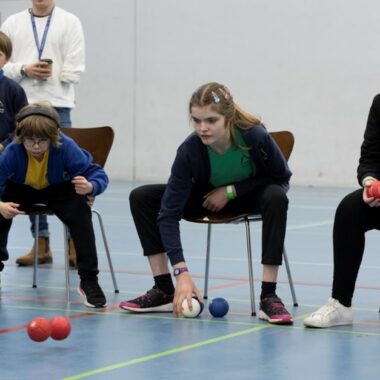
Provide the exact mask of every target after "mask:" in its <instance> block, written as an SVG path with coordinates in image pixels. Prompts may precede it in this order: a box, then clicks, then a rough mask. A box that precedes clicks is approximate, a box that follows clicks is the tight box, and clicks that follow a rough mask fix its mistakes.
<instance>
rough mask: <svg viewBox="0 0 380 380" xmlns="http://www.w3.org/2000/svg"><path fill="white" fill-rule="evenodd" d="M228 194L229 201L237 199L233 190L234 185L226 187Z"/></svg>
mask: <svg viewBox="0 0 380 380" xmlns="http://www.w3.org/2000/svg"><path fill="white" fill-rule="evenodd" d="M226 193H227V199H228V200H229V201H231V200H232V199H234V198H235V194H234V192H233V190H232V185H228V186H226Z"/></svg>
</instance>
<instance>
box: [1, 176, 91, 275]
mask: <svg viewBox="0 0 380 380" xmlns="http://www.w3.org/2000/svg"><path fill="white" fill-rule="evenodd" d="M2 201H3V202H15V203H19V204H20V207H19V209H20V210H22V211H26V212H28V210H30V206H31V205H34V204H35V203H44V204H46V205H47V206H48V207H49V208H51V209H52V210H53V211H54V213H55V215H56V216H57V217H58V218H59V219H60V220H61V221H62V222H63V223H64V224H66V226H68V227H69V229H70V233H71V237H72V239H73V241H74V244H75V248H76V252H77V264H78V273H79V276H80V277H81V278H82V279H84V278H88V277H94V276H96V275H97V274H98V257H97V252H96V245H95V235H94V230H93V225H92V213H91V208H90V207H89V206H88V204H87V203H86V197H85V196H82V195H79V194H76V193H75V189H74V185H73V184H72V183H71V182H65V183H62V184H59V185H51V186H48V187H47V188H45V189H41V190H36V189H33V188H32V187H30V186H27V185H18V184H15V183H13V182H8V183H7V185H6V188H5V191H4V194H3V196H2ZM11 225H12V219H4V218H3V217H2V216H1V215H0V261H5V260H7V259H8V251H7V241H8V234H9V230H10V228H11ZM0 269H1V268H0Z"/></svg>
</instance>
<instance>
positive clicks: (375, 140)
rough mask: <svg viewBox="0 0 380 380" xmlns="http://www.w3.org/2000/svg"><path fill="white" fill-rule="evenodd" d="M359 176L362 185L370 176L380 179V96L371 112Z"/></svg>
mask: <svg viewBox="0 0 380 380" xmlns="http://www.w3.org/2000/svg"><path fill="white" fill-rule="evenodd" d="M357 174H358V175H357V177H358V181H359V184H360V185H362V181H363V179H364V178H365V177H368V176H371V177H374V178H376V179H380V94H378V95H376V96H375V98H374V99H373V102H372V106H371V108H370V110H369V115H368V121H367V126H366V129H365V132H364V141H363V143H362V146H361V152H360V159H359V166H358V171H357Z"/></svg>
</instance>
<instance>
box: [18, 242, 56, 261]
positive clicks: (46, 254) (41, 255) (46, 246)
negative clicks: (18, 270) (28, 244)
mask: <svg viewBox="0 0 380 380" xmlns="http://www.w3.org/2000/svg"><path fill="white" fill-rule="evenodd" d="M51 262H53V257H52V254H51V251H50V242H49V238H48V237H39V238H38V264H49V263H51ZM16 264H18V265H20V266H31V265H33V264H34V244H33V247H32V249H31V250H30V252H28V253H27V254H26V255H24V256H20V257H18V258H17V260H16Z"/></svg>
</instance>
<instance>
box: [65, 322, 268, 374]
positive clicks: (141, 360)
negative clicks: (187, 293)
mask: <svg viewBox="0 0 380 380" xmlns="http://www.w3.org/2000/svg"><path fill="white" fill-rule="evenodd" d="M266 328H268V325H263V326H256V327H253V328H250V329H246V330H243V331H239V332H236V333H232V334H227V335H223V336H221V337H218V338H212V339H207V340H204V341H201V342H198V343H193V344H189V345H186V346H180V347H177V348H173V349H171V350H166V351H162V352H159V353H157V354H152V355H147V356H143V357H141V358H136V359H130V360H126V361H124V362H120V363H115V364H112V365H109V366H106V367H103V368H98V369H95V370H92V371H88V372H83V373H80V374H77V375H74V376H70V377H65V378H64V379H63V380H77V379H83V378H85V377H89V376H93V375H99V374H101V373H105V372H109V371H113V370H115V369H119V368H124V367H128V366H131V365H134V364H139V363H144V362H147V361H149V360H155V359H160V358H162V357H165V356H170V355H176V354H179V353H181V352H184V351H188V350H192V349H194V348H199V347H203V346H207V345H209V344H215V343H219V342H222V341H225V340H228V339H233V338H237V337H239V336H242V335H246V334H251V333H253V332H255V331H259V330H264V329H266Z"/></svg>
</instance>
